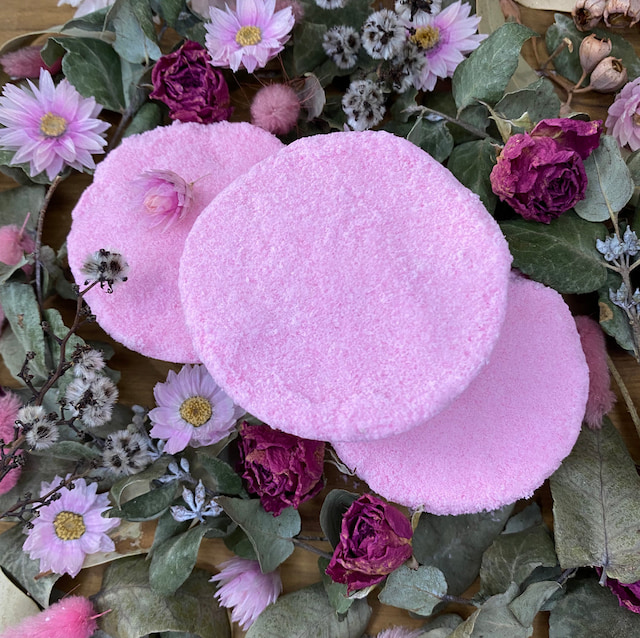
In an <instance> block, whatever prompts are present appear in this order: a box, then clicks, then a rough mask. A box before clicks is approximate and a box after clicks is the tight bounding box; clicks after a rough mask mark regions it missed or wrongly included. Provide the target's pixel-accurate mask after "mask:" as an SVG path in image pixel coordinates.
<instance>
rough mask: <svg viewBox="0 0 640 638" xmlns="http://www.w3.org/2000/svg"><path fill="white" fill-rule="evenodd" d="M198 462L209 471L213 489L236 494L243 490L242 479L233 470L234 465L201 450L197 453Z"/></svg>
mask: <svg viewBox="0 0 640 638" xmlns="http://www.w3.org/2000/svg"><path fill="white" fill-rule="evenodd" d="M196 456H197V459H198V463H199V464H200V465H202V467H203V468H204V469H205V470H206V471H207V472H208V474H209V476H210V478H211V481H210V483H212V485H211V489H212V490H214V491H216V492H220V493H221V494H227V495H231V496H235V495H236V494H240V493H241V492H242V491H243V488H242V479H241V478H240V477H239V476H238V475H237V474H236V473H235V472H234V471H233V469H232V467H231V466H230V465H229V464H228V463H225V462H224V461H222V460H220V459H219V458H216V457H214V456H208V455H207V454H202V453H201V452H198V453H196Z"/></svg>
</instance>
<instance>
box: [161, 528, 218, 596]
mask: <svg viewBox="0 0 640 638" xmlns="http://www.w3.org/2000/svg"><path fill="white" fill-rule="evenodd" d="M206 531H207V529H206V527H204V525H196V526H195V527H192V528H191V529H189V530H187V531H186V532H184V533H182V534H179V535H178V536H173V537H171V538H169V539H168V540H166V541H165V542H164V543H162V544H160V545H158V547H156V549H155V551H154V552H153V556H152V558H151V564H150V566H149V584H150V585H151V589H153V591H155V592H157V593H158V594H161V595H162V596H170V595H171V594H173V593H174V592H175V591H176V590H177V589H178V587H180V586H181V585H182V584H183V583H184V582H185V580H187V578H189V575H190V574H191V571H192V570H193V568H194V567H195V566H196V559H197V558H198V550H199V549H200V543H201V542H202V538H203V536H204V534H205V532H206Z"/></svg>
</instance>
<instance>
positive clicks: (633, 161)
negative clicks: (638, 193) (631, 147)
mask: <svg viewBox="0 0 640 638" xmlns="http://www.w3.org/2000/svg"><path fill="white" fill-rule="evenodd" d="M626 163H627V168H628V169H629V174H630V175H631V179H632V180H633V184H634V186H635V187H636V188H640V150H638V151H634V152H633V153H631V155H629V157H627V159H626Z"/></svg>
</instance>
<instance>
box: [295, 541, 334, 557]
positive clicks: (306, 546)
mask: <svg viewBox="0 0 640 638" xmlns="http://www.w3.org/2000/svg"><path fill="white" fill-rule="evenodd" d="M291 540H292V541H293V544H294V545H296V546H297V547H300V548H301V549H306V550H307V551H308V552H311V553H313V554H318V556H322V557H323V558H326V559H328V560H331V554H329V553H328V552H325V551H324V550H322V549H319V548H318V547H314V546H313V545H310V544H309V543H305V542H304V541H301V540H300V539H298V538H292V539H291Z"/></svg>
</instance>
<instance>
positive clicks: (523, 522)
mask: <svg viewBox="0 0 640 638" xmlns="http://www.w3.org/2000/svg"><path fill="white" fill-rule="evenodd" d="M536 525H542V512H541V511H540V506H539V505H538V504H537V503H529V505H527V507H525V508H524V509H523V510H522V511H521V512H518V513H517V514H514V515H513V516H512V517H511V518H510V519H509V520H508V521H507V524H506V525H505V528H504V532H503V534H515V533H517V532H523V531H525V530H527V529H529V528H531V527H535V526H536Z"/></svg>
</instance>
